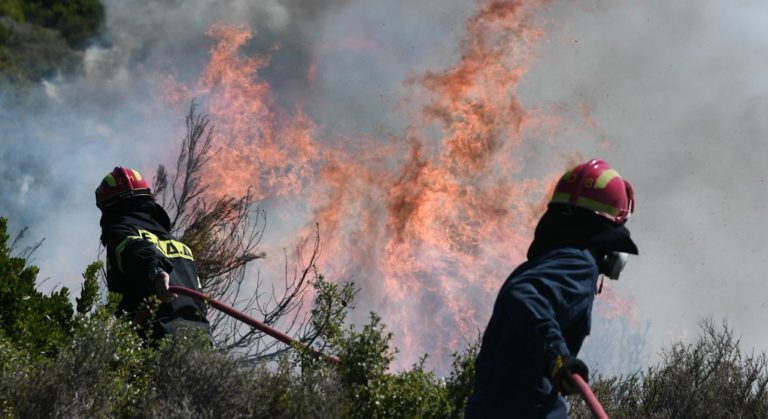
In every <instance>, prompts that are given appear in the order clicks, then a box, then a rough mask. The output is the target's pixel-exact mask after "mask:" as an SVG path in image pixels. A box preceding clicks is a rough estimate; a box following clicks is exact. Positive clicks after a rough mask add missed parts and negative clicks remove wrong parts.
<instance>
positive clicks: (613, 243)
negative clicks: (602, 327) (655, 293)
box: [466, 160, 638, 418]
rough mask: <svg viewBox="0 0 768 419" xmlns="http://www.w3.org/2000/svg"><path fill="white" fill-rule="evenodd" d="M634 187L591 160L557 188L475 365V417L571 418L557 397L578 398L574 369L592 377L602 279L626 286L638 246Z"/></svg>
mask: <svg viewBox="0 0 768 419" xmlns="http://www.w3.org/2000/svg"><path fill="white" fill-rule="evenodd" d="M633 210H634V192H633V190H632V186H631V185H630V184H629V182H627V181H625V180H623V179H622V178H621V176H620V175H619V174H618V173H617V172H616V171H615V170H613V169H611V167H610V166H609V165H608V163H606V162H604V161H602V160H590V161H588V162H587V163H584V164H580V165H578V166H576V167H575V168H573V169H572V170H569V171H567V172H566V173H565V174H564V175H563V177H562V178H561V179H560V181H559V182H558V183H557V186H556V187H555V193H554V195H553V196H552V199H551V200H550V202H549V205H548V207H547V211H546V213H545V214H544V215H543V216H542V218H541V220H539V224H538V225H537V226H536V232H535V236H534V239H533V243H531V246H530V248H529V249H528V260H527V261H526V262H525V263H523V264H522V265H520V266H519V267H518V268H517V269H515V270H514V272H512V274H511V275H510V276H509V278H507V280H506V281H505V282H504V285H502V287H501V290H500V291H499V295H498V297H497V298H496V303H495V305H494V307H493V314H492V315H491V320H490V322H489V323H488V327H487V328H486V330H485V333H484V335H483V342H482V346H481V348H480V353H479V354H478V357H477V361H476V364H475V366H476V375H475V391H474V394H472V396H471V397H470V399H469V402H468V405H467V412H466V417H467V418H566V417H567V416H568V414H567V408H566V403H565V400H564V399H563V397H562V396H561V395H560V394H558V393H562V394H574V393H575V392H576V388H575V386H574V385H573V383H572V382H571V381H570V379H569V374H567V372H568V371H570V372H573V373H578V374H579V375H581V376H582V377H583V378H584V379H585V380H586V379H587V378H588V377H587V375H588V369H587V366H586V365H585V364H584V362H582V361H581V360H580V359H578V358H576V355H577V354H578V352H579V349H580V348H581V344H582V342H583V341H584V338H585V337H586V336H587V335H588V334H589V331H590V325H591V312H592V302H593V300H594V298H595V294H597V293H598V292H599V289H598V277H599V276H600V275H601V274H602V275H605V276H608V277H609V278H612V279H618V278H619V274H620V273H621V271H622V269H623V268H624V265H625V263H626V260H627V254H628V253H631V254H635V255H636V254H637V253H638V252H637V246H636V245H635V243H634V242H633V241H632V239H631V238H630V236H629V230H627V228H626V227H625V226H624V223H625V222H626V221H627V218H629V216H630V214H632V211H633Z"/></svg>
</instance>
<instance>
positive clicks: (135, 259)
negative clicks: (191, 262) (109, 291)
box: [107, 229, 173, 281]
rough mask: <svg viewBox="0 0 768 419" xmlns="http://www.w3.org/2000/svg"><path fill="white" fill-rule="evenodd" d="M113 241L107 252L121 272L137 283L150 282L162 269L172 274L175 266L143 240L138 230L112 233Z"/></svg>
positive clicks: (155, 247)
mask: <svg viewBox="0 0 768 419" xmlns="http://www.w3.org/2000/svg"><path fill="white" fill-rule="evenodd" d="M111 236H112V240H110V241H109V242H108V243H107V252H109V253H110V254H111V255H112V259H113V260H114V261H115V264H116V265H117V266H114V267H113V269H117V270H119V271H120V272H121V273H122V274H123V275H124V276H126V277H127V278H131V279H132V280H136V281H143V280H149V279H150V276H151V274H152V273H153V272H155V271H156V269H157V268H160V269H162V270H164V271H166V272H171V270H172V269H173V265H172V264H171V263H170V262H169V261H168V259H166V257H165V256H164V255H163V254H162V253H160V251H159V250H158V248H157V246H156V245H155V244H154V243H152V242H151V241H149V240H147V239H145V238H142V237H141V236H140V235H139V234H138V232H137V231H136V230H127V229H121V230H117V231H112V234H111Z"/></svg>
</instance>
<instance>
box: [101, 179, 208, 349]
mask: <svg viewBox="0 0 768 419" xmlns="http://www.w3.org/2000/svg"><path fill="white" fill-rule="evenodd" d="M96 206H97V207H98V208H99V209H100V210H101V214H102V215H101V222H100V224H101V242H102V244H103V245H104V246H105V247H106V249H107V287H108V289H109V290H110V291H112V292H116V293H119V294H122V300H121V302H120V305H119V306H118V311H119V312H120V313H125V314H127V315H129V316H131V318H132V319H133V320H134V321H137V322H139V323H142V324H144V323H146V322H149V324H150V325H151V333H152V334H153V335H154V336H155V337H162V336H164V335H167V334H172V333H175V332H176V331H177V329H178V328H179V326H181V325H185V326H188V327H195V328H201V329H204V330H206V331H209V330H210V325H209V323H208V320H207V319H206V307H205V304H203V303H201V302H199V301H196V300H193V299H191V298H189V297H186V296H176V295H174V294H171V293H170V292H169V291H168V287H169V285H179V286H183V287H187V288H191V289H194V290H197V291H200V284H199V280H198V277H197V269H196V267H195V262H194V255H193V254H192V251H191V249H190V248H189V247H188V246H187V245H185V244H184V243H182V242H180V241H178V240H176V238H175V237H173V236H172V235H171V233H170V228H171V222H170V219H169V217H168V214H167V213H166V212H165V210H164V209H163V208H162V207H161V206H160V205H159V204H157V203H156V202H155V200H154V196H153V195H152V191H151V189H150V187H149V184H148V183H147V181H146V179H144V177H142V176H141V174H140V173H139V172H138V171H136V170H132V169H127V168H124V167H115V169H114V170H112V171H111V172H110V173H108V174H107V175H106V176H104V179H103V180H102V181H101V184H99V186H98V187H97V188H96ZM151 295H156V296H157V297H159V299H160V300H161V302H162V304H161V305H160V307H159V309H158V310H157V313H156V315H155V317H154V318H152V319H147V318H146V317H147V314H148V313H146V312H145V311H143V310H142V309H141V307H142V301H144V299H145V298H147V297H149V296H151Z"/></svg>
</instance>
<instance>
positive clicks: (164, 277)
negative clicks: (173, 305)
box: [154, 270, 176, 303]
mask: <svg viewBox="0 0 768 419" xmlns="http://www.w3.org/2000/svg"><path fill="white" fill-rule="evenodd" d="M170 281H171V277H170V275H168V272H165V271H162V270H158V271H157V272H156V273H155V277H154V283H155V292H156V293H157V297H158V298H159V299H160V301H162V302H164V303H167V302H170V301H172V300H173V299H174V298H176V294H172V293H171V292H170V291H168V287H169V286H170Z"/></svg>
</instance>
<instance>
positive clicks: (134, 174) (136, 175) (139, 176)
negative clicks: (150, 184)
mask: <svg viewBox="0 0 768 419" xmlns="http://www.w3.org/2000/svg"><path fill="white" fill-rule="evenodd" d="M131 172H133V176H135V177H136V181H137V182H140V181H141V174H140V173H139V172H137V171H135V170H133V169H131Z"/></svg>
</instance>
